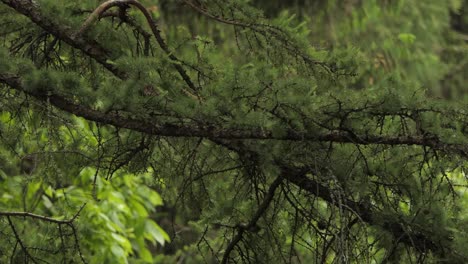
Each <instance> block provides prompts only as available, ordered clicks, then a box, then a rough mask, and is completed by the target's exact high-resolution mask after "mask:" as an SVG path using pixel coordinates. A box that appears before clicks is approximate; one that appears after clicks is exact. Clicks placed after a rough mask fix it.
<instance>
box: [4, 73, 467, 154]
mask: <svg viewBox="0 0 468 264" xmlns="http://www.w3.org/2000/svg"><path fill="white" fill-rule="evenodd" d="M0 83H4V84H6V85H8V86H10V87H11V88H13V89H16V90H19V91H23V92H25V93H26V94H28V95H30V96H33V97H35V98H36V99H38V100H40V101H43V102H50V103H51V104H52V105H54V106H55V107H57V108H59V109H61V110H63V111H65V112H68V113H70V114H74V115H76V116H79V117H83V118H85V119H87V120H90V121H94V122H98V123H102V124H106V125H112V126H116V127H120V128H126V129H130V130H134V131H138V132H142V133H146V134H149V135H159V136H167V137H203V138H209V139H231V140H233V139H258V140H283V141H311V142H334V143H351V144H357V145H389V146H399V145H407V146H420V147H429V148H432V149H434V150H440V151H443V152H446V153H452V154H457V155H460V156H463V157H465V158H467V157H468V145H464V144H451V143H444V142H442V141H440V140H439V139H438V138H437V137H435V136H431V135H414V136H385V135H384V136H382V135H357V134H354V133H352V131H340V130H337V131H329V132H326V133H312V132H298V131H296V130H294V129H288V130H287V131H286V133H285V134H284V135H277V134H275V133H274V132H273V131H271V130H268V129H265V128H262V127H249V128H245V127H223V126H220V125H219V124H214V123H209V122H207V123H203V124H200V123H186V124H180V123H174V122H165V121H155V120H153V119H149V120H147V119H138V118H131V117H124V116H122V115H119V114H117V113H104V112H101V111H98V110H94V109H92V108H90V107H87V106H85V105H81V104H78V103H75V102H72V101H70V100H69V99H67V98H65V97H63V96H61V95H57V94H49V95H46V94H44V93H40V92H38V91H29V90H26V89H25V88H24V87H23V83H22V79H21V77H20V76H17V75H11V74H5V73H0Z"/></svg>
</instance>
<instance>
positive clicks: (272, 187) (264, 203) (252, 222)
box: [221, 175, 283, 264]
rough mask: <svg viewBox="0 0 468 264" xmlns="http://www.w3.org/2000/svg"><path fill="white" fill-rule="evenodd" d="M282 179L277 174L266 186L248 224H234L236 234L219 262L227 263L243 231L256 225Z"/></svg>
mask: <svg viewBox="0 0 468 264" xmlns="http://www.w3.org/2000/svg"><path fill="white" fill-rule="evenodd" d="M282 181H283V177H282V176H281V175H280V176H278V177H277V178H276V179H275V180H274V181H273V183H272V184H271V185H270V188H268V192H267V193H266V194H265V197H264V198H263V201H262V203H261V204H260V206H259V207H258V209H257V211H256V212H255V214H254V215H253V217H252V219H250V221H249V223H248V224H246V225H242V224H240V225H237V226H236V227H237V234H236V236H235V237H234V238H233V239H232V240H231V242H230V243H229V244H228V246H227V248H226V251H225V252H224V255H223V260H222V261H221V263H223V264H226V263H228V260H229V255H230V254H231V252H232V250H234V248H235V247H236V246H237V243H239V241H241V239H242V236H243V234H244V232H245V231H249V230H251V229H254V228H255V227H256V225H257V222H258V220H259V219H260V217H262V215H263V214H264V213H265V211H266V210H267V209H268V206H269V205H270V203H271V201H272V200H273V197H274V196H275V191H276V189H277V188H278V187H279V186H280V184H281V182H282Z"/></svg>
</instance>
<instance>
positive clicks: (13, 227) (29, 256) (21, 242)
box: [7, 216, 37, 263]
mask: <svg viewBox="0 0 468 264" xmlns="http://www.w3.org/2000/svg"><path fill="white" fill-rule="evenodd" d="M7 219H8V224H9V225H10V227H11V230H13V234H14V235H15V238H16V241H18V243H19V244H20V247H21V249H22V250H23V252H24V254H25V255H26V256H27V257H28V258H29V259H30V260H31V261H32V262H33V263H37V261H36V260H35V259H34V258H33V257H32V256H31V254H29V251H28V250H27V249H26V246H25V245H24V244H23V241H22V240H21V238H20V236H19V235H18V232H16V228H15V225H13V222H12V221H11V219H10V216H7ZM26 262H27V261H26Z"/></svg>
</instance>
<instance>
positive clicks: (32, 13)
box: [0, 0, 128, 79]
mask: <svg viewBox="0 0 468 264" xmlns="http://www.w3.org/2000/svg"><path fill="white" fill-rule="evenodd" d="M0 3H4V4H5V5H7V6H9V7H11V8H13V9H15V10H16V11H17V12H18V13H20V14H23V15H24V16H26V17H28V18H29V19H30V20H31V21H32V22H33V23H34V24H36V25H38V26H39V27H41V28H42V29H44V30H45V31H47V32H49V33H50V34H52V35H54V36H55V37H57V38H58V39H60V40H62V41H64V42H65V43H67V44H68V45H70V46H72V47H73V48H76V49H79V50H81V51H82V52H84V53H85V54H86V55H88V56H89V57H91V58H93V59H94V60H96V61H97V62H98V63H99V64H101V65H102V66H103V67H104V68H106V69H107V70H109V71H110V72H111V73H112V74H114V75H115V76H116V77H118V78H120V79H127V78H128V75H127V73H126V72H124V71H121V70H119V69H118V68H117V67H115V66H114V65H113V64H112V63H110V62H109V53H110V52H109V51H108V50H106V49H105V48H104V47H102V46H101V45H100V44H99V43H98V42H96V41H94V40H90V39H87V38H86V37H84V36H79V37H77V36H74V34H73V32H72V31H71V29H70V28H69V27H67V26H65V25H62V24H58V23H55V22H54V21H52V20H50V19H49V18H47V17H46V16H44V15H43V14H42V13H41V10H40V8H39V6H38V4H37V3H36V2H35V1H34V0H0Z"/></svg>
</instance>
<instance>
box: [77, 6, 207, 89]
mask: <svg viewBox="0 0 468 264" xmlns="http://www.w3.org/2000/svg"><path fill="white" fill-rule="evenodd" d="M126 5H132V6H135V7H136V8H138V10H140V11H141V12H142V13H143V15H144V16H145V18H146V21H147V22H148V25H149V27H150V28H151V31H152V32H153V35H154V37H155V38H156V41H157V42H158V45H159V46H160V47H161V49H162V50H163V51H164V52H165V53H166V55H167V56H168V57H169V59H171V60H172V61H174V62H179V59H178V58H177V57H176V56H175V55H174V54H173V53H172V52H171V50H170V49H169V47H168V46H167V44H166V42H165V41H164V39H163V38H162V36H161V32H160V31H159V29H158V26H157V24H156V22H155V21H154V20H153V18H152V17H151V14H150V13H149V12H148V10H147V9H146V8H145V7H144V6H143V5H142V4H141V3H140V2H138V1H137V0H109V1H106V2H104V3H102V4H101V5H99V6H98V7H97V8H96V9H95V10H94V11H93V13H91V15H89V17H88V18H87V19H86V21H85V22H84V23H83V25H82V26H81V28H80V29H79V30H78V32H77V33H76V34H75V37H80V36H82V35H83V34H84V33H85V32H86V31H87V30H88V29H89V27H90V26H91V25H92V24H93V23H94V22H95V21H96V20H97V19H98V18H99V17H100V16H101V15H102V14H103V13H104V12H106V11H107V10H109V9H110V8H112V7H115V6H118V7H120V8H126ZM172 64H173V65H174V68H175V69H176V70H177V72H178V73H179V75H180V76H181V77H182V79H183V80H184V81H185V83H186V84H187V85H188V87H189V88H190V89H191V90H192V91H194V92H196V91H197V90H198V88H197V87H195V85H194V84H193V82H192V80H191V79H190V77H189V76H188V74H187V73H186V72H185V70H184V69H183V68H182V66H180V65H179V64H177V63H172Z"/></svg>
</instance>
